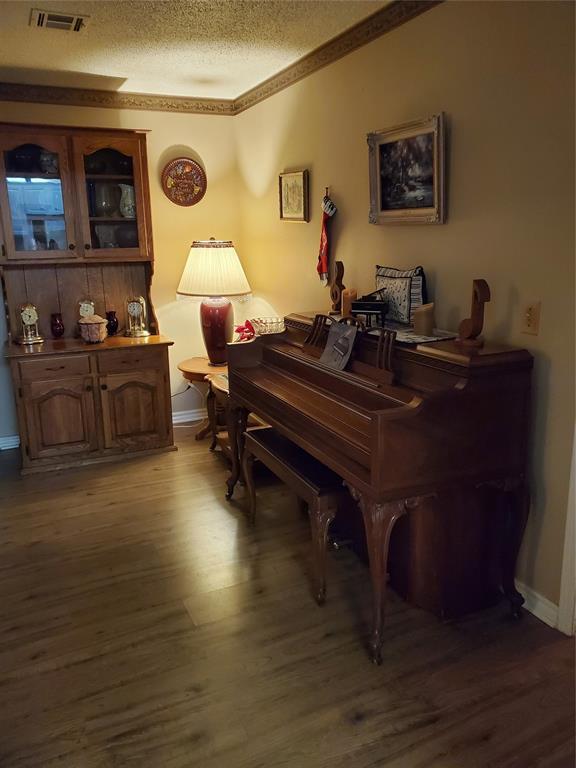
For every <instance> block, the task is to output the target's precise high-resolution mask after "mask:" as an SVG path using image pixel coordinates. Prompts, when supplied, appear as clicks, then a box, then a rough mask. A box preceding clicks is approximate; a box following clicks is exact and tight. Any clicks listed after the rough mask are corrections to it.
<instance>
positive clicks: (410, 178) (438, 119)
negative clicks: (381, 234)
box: [367, 113, 445, 224]
mask: <svg viewBox="0 0 576 768" xmlns="http://www.w3.org/2000/svg"><path fill="white" fill-rule="evenodd" d="M367 140H368V163H369V171H370V215H369V221H370V223H371V224H382V223H385V222H419V223H427V224H443V223H444V219H445V211H444V115H443V114H442V113H440V114H439V115H433V116H432V117H430V118H428V119H426V120H418V121H415V122H412V123H406V124H405V125H399V126H397V127H395V128H388V129H387V130H383V131H376V132H374V133H369V134H368V136H367Z"/></svg>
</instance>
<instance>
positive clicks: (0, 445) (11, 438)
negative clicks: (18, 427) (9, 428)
mask: <svg viewBox="0 0 576 768" xmlns="http://www.w3.org/2000/svg"><path fill="white" fill-rule="evenodd" d="M19 445H20V437H19V436H18V435H4V437H0V451H9V450H10V449H11V448H18V446H19Z"/></svg>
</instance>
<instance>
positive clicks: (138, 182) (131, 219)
mask: <svg viewBox="0 0 576 768" xmlns="http://www.w3.org/2000/svg"><path fill="white" fill-rule="evenodd" d="M73 145H74V163H75V168H76V174H77V181H78V199H79V206H80V216H81V219H82V233H83V243H84V245H83V248H84V256H85V257H86V258H95V259H102V258H115V259H119V258H123V259H148V258H150V248H149V243H148V237H147V235H148V232H147V217H146V211H145V204H144V189H145V188H146V189H147V185H146V182H145V179H144V175H143V168H142V158H141V142H140V140H139V139H138V138H118V137H113V136H96V135H94V136H75V137H74V139H73Z"/></svg>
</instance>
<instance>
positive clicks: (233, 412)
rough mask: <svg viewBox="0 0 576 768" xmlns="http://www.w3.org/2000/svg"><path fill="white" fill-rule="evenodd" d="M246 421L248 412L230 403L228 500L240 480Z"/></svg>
mask: <svg viewBox="0 0 576 768" xmlns="http://www.w3.org/2000/svg"><path fill="white" fill-rule="evenodd" d="M247 419H248V412H247V411H246V409H245V408H242V407H240V406H237V405H233V404H232V403H231V404H230V408H229V410H228V440H229V441H230V455H231V457H232V470H231V472H230V477H229V478H228V480H227V481H226V486H227V491H226V498H227V499H228V500H230V499H231V498H232V494H233V493H234V488H235V487H236V483H237V482H238V480H239V479H240V472H241V463H240V462H241V458H242V457H241V453H242V444H243V439H244V437H243V436H244V431H245V429H246V422H247Z"/></svg>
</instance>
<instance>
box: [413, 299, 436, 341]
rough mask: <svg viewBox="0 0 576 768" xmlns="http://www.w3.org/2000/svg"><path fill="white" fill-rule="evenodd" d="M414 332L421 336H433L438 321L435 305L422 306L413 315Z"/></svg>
mask: <svg viewBox="0 0 576 768" xmlns="http://www.w3.org/2000/svg"><path fill="white" fill-rule="evenodd" d="M412 320H413V321H414V332H415V333H417V334H419V335H420V336H433V335H434V328H435V327H436V320H435V317H434V304H433V303H431V304H422V306H420V307H417V308H416V309H415V310H414V312H413V314H412Z"/></svg>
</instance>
